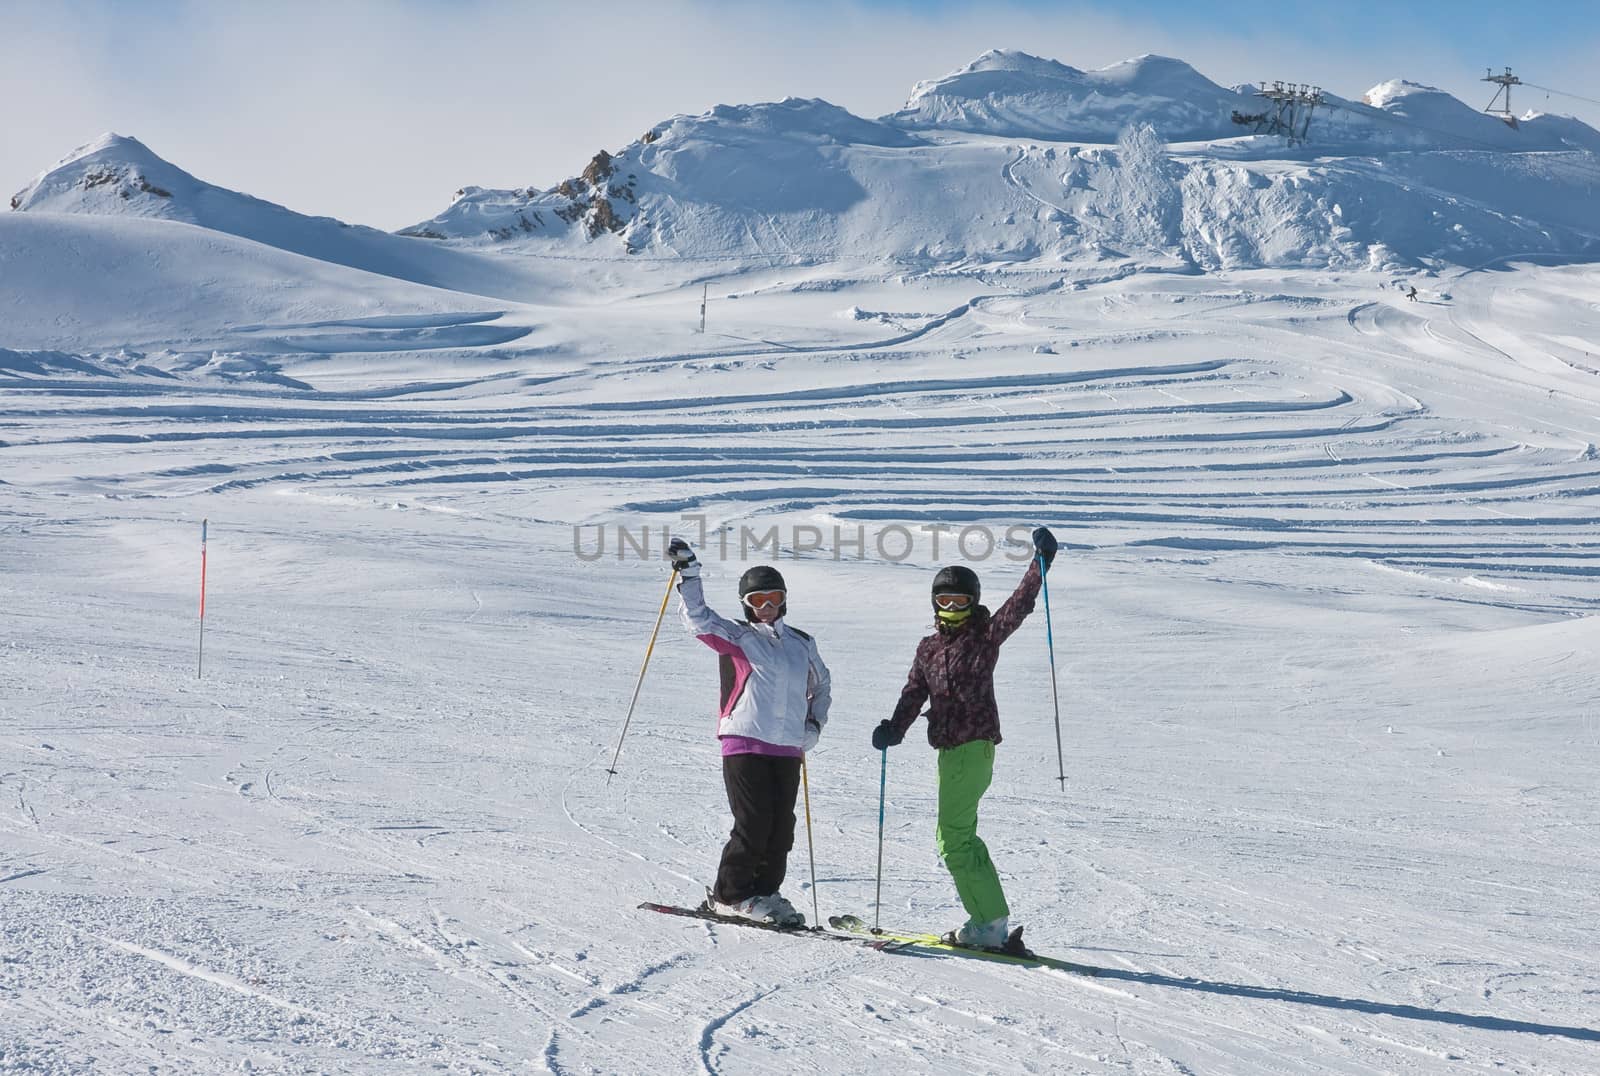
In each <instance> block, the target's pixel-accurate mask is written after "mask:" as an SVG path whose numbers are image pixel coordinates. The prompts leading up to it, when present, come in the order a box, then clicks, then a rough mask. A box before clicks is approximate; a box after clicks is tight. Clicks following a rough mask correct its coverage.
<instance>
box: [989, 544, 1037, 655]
mask: <svg viewBox="0 0 1600 1076" xmlns="http://www.w3.org/2000/svg"><path fill="white" fill-rule="evenodd" d="M1041 581H1042V577H1041V576H1040V575H1039V562H1038V560H1037V559H1036V560H1034V562H1033V563H1032V564H1031V565H1029V566H1028V570H1027V572H1026V573H1025V574H1024V575H1023V577H1022V582H1020V583H1018V584H1017V589H1016V590H1013V591H1012V592H1011V597H1009V598H1007V599H1006V601H1005V604H1004V605H1002V606H1001V607H1000V608H999V609H998V610H996V611H995V614H994V616H993V617H992V618H991V619H990V621H989V634H990V638H992V639H993V640H994V644H995V645H996V646H999V645H1000V644H1001V643H1003V642H1005V641H1006V640H1007V639H1009V638H1011V633H1012V632H1014V631H1016V630H1017V629H1018V628H1020V627H1022V622H1023V621H1024V620H1026V619H1028V614H1029V613H1031V612H1033V603H1034V602H1035V601H1037V600H1038V598H1039V584H1040V582H1041Z"/></svg>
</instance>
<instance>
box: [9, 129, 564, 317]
mask: <svg viewBox="0 0 1600 1076" xmlns="http://www.w3.org/2000/svg"><path fill="white" fill-rule="evenodd" d="M11 208H12V209H13V210H15V211H17V212H22V213H34V214H43V213H50V214H63V213H71V214H88V215H95V216H114V217H140V218H150V219H156V220H166V221H176V222H179V223H183V224H193V225H198V226H199V227H202V228H208V229H211V230H212V231H216V232H225V233H227V234H229V235H236V236H240V237H242V238H244V239H251V240H254V241H256V242H258V243H263V244H266V245H268V246H273V247H278V248H279V249H281V250H287V251H290V252H292V253H295V254H301V255H304V256H306V257H308V258H315V259H317V260H319V261H324V262H333V263H335V264H338V265H347V266H350V267H352V268H356V269H364V270H367V271H369V272H373V273H378V274H381V275H383V276H389V277H397V278H399V279H402V280H410V281H415V282H417V283H420V284H430V285H433V286H436V287H443V288H451V289H459V290H468V291H476V292H479V293H481V294H485V295H498V296H501V297H507V298H531V297H534V296H535V295H536V294H537V290H538V289H537V286H536V285H535V284H533V283H532V282H530V281H528V280H526V279H521V278H520V275H519V274H518V273H517V272H515V271H514V270H513V269H512V268H511V267H509V266H504V265H494V264H490V263H486V262H484V261H483V260H482V259H481V258H478V257H476V256H475V255H473V254H471V253H470V252H466V251H452V250H443V249H439V248H437V247H435V246H431V245H429V244H425V243H419V242H417V241H416V240H414V239H408V238H405V237H402V236H396V235H391V234H389V233H388V232H383V231H379V230H377V229H375V228H364V227H356V226H352V225H349V224H345V223H344V222H342V221H338V220H335V219H333V218H331V217H308V216H306V215H304V214H301V213H296V212H294V211H293V210H290V209H285V208H284V207H283V206H280V205H275V204H274V203H272V202H266V201H262V200H261V199H259V198H253V197H251V196H250V195H247V194H240V193H239V192H237V191H231V190H227V189H226V188H223V187H217V186H214V185H212V184H210V183H206V182H204V181H202V180H200V179H197V178H195V177H194V176H192V175H190V174H189V173H187V172H185V171H184V170H183V169H181V168H178V167H177V166H176V165H173V164H171V163H170V162H168V161H166V160H163V159H162V158H161V157H159V156H157V155H156V154H155V153H153V152H151V150H150V149H149V148H148V147H147V146H145V145H144V144H143V143H142V142H140V141H138V140H137V139H134V138H126V137H123V136H121V135H116V134H106V135H103V136H101V137H100V138H99V139H97V140H96V141H94V142H91V143H89V144H88V145H86V146H82V147H79V148H78V149H76V150H74V151H73V152H72V153H70V154H68V155H67V156H66V157H65V158H63V159H62V160H61V161H59V162H57V163H56V164H55V165H54V166H53V167H51V168H49V169H47V170H46V171H44V172H43V173H41V174H40V175H39V176H38V177H37V178H35V179H34V181H33V182H32V183H30V184H28V186H27V187H25V188H23V189H22V190H21V191H20V192H18V193H17V194H16V195H15V196H14V197H13V198H12V199H11Z"/></svg>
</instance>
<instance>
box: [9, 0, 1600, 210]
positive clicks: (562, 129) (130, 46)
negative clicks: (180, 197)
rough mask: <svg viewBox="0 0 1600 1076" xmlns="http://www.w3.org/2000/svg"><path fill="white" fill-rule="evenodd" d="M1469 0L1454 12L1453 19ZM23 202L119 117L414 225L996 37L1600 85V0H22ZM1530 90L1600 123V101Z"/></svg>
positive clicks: (240, 171) (180, 160) (1074, 54)
mask: <svg viewBox="0 0 1600 1076" xmlns="http://www.w3.org/2000/svg"><path fill="white" fill-rule="evenodd" d="M1442 12H1448V14H1441V13H1442ZM0 14H3V16H4V20H3V25H4V27H5V33H3V34H0V100H5V101H7V102H8V103H9V107H8V112H7V117H6V121H5V129H4V137H3V138H0V195H4V194H9V193H10V192H12V191H15V190H18V189H20V188H21V187H22V186H24V185H25V184H26V183H27V182H28V181H29V180H30V179H31V178H32V176H33V175H34V174H36V173H37V172H39V171H40V170H42V169H44V168H46V167H48V166H49V165H50V164H51V163H53V162H54V161H55V160H57V159H58V158H59V157H61V156H62V155H63V154H65V153H67V152H68V151H70V150H71V149H72V148H73V147H75V146H77V145H80V144H82V143H84V142H87V141H90V140H91V139H93V138H95V137H97V136H98V135H99V134H100V133H101V132H103V131H108V130H114V131H117V132H118V133H121V134H128V135H133V136H135V137H138V138H140V139H142V140H143V141H145V142H146V143H147V144H148V145H149V146H150V147H151V148H152V149H154V150H155V151H156V152H157V153H160V154H161V155H163V156H165V157H167V158H168V159H169V160H172V161H173V162H174V163H176V164H178V165H179V166H181V167H183V168H186V169H188V170H189V171H191V172H194V173H195V174H197V175H199V176H200V177H201V178H203V179H207V180H210V181H212V182H215V183H220V184H222V185H224V186H229V187H234V188H236V189H241V190H245V191H248V192H249V193H251V194H255V195H258V196H260V197H264V198H268V199H271V200H273V201H276V202H282V203H284V204H287V205H289V206H291V207H293V208H295V209H299V210H302V211H304V212H310V213H324V214H329V215H333V216H338V217H341V218H343V219H346V220H350V221H353V222H356V223H363V224H374V225H378V226H381V227H387V228H396V227H401V226H404V225H406V224H409V223H413V222H415V221H417V220H421V219H425V218H426V217H429V216H432V215H433V214H434V213H435V212H437V211H438V210H440V209H442V208H443V207H444V206H445V205H447V204H448V203H449V201H450V198H451V196H452V194H453V192H454V191H455V189H456V188H458V187H460V186H463V185H466V184H477V185H481V186H496V187H514V186H527V185H534V186H549V185H552V184H554V183H556V182H558V181H559V180H561V179H563V178H565V177H567V176H570V175H573V174H575V173H576V172H577V171H579V170H580V169H581V168H582V166H583V164H584V163H585V162H586V161H587V160H588V158H589V157H590V156H591V155H592V154H593V153H594V151H595V150H597V149H600V148H610V149H616V148H619V147H621V146H623V145H626V144H627V143H628V142H630V141H632V140H633V139H634V138H636V137H638V135H639V134H640V133H641V132H642V131H644V130H645V129H647V128H648V127H650V126H651V125H652V124H654V123H656V122H658V121H659V120H661V119H664V118H666V117H668V116H671V115H673V114H676V113H679V112H688V113H697V112H701V111H704V110H705V109H707V108H710V107H711V106H713V105H715V104H719V103H734V102H747V101H760V100H773V99H778V98H782V97H784V96H789V95H793V96H802V97H823V98H826V99H828V100H830V101H833V102H835V103H836V104H839V105H842V106H844V107H846V108H849V109H850V110H852V111H854V112H856V113H858V114H861V115H866V116H876V115H880V114H882V113H885V112H889V111H892V110H894V109H895V108H898V107H899V106H900V105H901V104H902V103H903V102H904V101H905V98H906V96H907V94H908V93H909V91H910V88H911V86H912V84H913V83H915V82H916V81H918V80H920V79H931V78H937V77H939V76H941V75H943V74H946V73H948V72H949V71H951V70H953V69H955V68H957V67H959V66H961V65H962V64H964V63H966V62H968V61H969V60H971V59H973V58H974V57H976V56H977V55H978V54H979V53H981V52H983V51H984V50H986V49H989V48H1015V49H1022V50H1024V51H1027V52H1032V53H1035V54H1037V55H1041V56H1047V57H1050V58H1052V59H1057V60H1060V61H1062V62H1063V63H1068V64H1071V65H1073V66H1075V67H1081V68H1094V67H1101V66H1105V65H1106V64H1110V63H1114V62H1116V61H1118V60H1122V59H1126V58H1127V57H1129V56H1134V55H1138V54H1140V53H1144V52H1156V53H1162V54H1165V55H1169V56H1177V57H1179V58H1181V59H1184V60H1187V61H1188V62H1189V63H1191V64H1193V65H1194V66H1195V67H1197V68H1198V69H1199V70H1200V71H1201V72H1202V73H1203V74H1205V75H1207V76H1209V77H1210V78H1212V79H1214V80H1215V81H1217V82H1220V83H1223V84H1233V83H1238V82H1243V81H1254V80H1257V79H1274V78H1281V79H1284V80H1286V81H1296V82H1310V83H1317V84H1320V85H1322V86H1323V87H1325V88H1327V89H1329V90H1332V91H1333V92H1336V93H1339V94H1341V95H1343V96H1346V97H1356V96H1359V95H1360V94H1361V93H1362V92H1364V91H1365V90H1366V89H1368V88H1369V87H1371V86H1373V85H1375V84H1377V83H1379V82H1382V81H1385V80H1387V79H1391V78H1408V79H1411V80H1413V81H1417V82H1423V83H1426V84H1429V85H1434V86H1438V87H1440V88H1441V89H1444V90H1447V91H1449V92H1451V93H1454V94H1456V95H1457V96H1458V97H1461V98H1462V99H1463V100H1465V101H1467V102H1469V103H1471V104H1472V105H1473V106H1474V107H1482V106H1483V105H1485V104H1487V103H1488V101H1489V98H1490V96H1491V95H1492V94H1493V87H1491V86H1487V85H1485V84H1484V83H1482V82H1480V81H1478V80H1479V79H1481V78H1482V77H1483V73H1484V68H1485V67H1487V66H1490V65H1493V66H1494V67H1496V68H1497V69H1498V68H1499V67H1501V66H1505V65H1511V66H1513V67H1514V68H1515V69H1516V70H1517V71H1518V73H1519V74H1521V75H1522V77H1524V78H1525V79H1527V80H1528V81H1529V82H1532V83H1538V84H1539V85H1541V86H1548V87H1553V88H1555V89H1559V90H1565V91H1567V92H1569V93H1574V94H1578V95H1581V96H1584V97H1588V98H1593V99H1596V100H1600V64H1597V63H1596V62H1595V58H1596V57H1600V0H1595V2H1592V3H1578V2H1572V0H1551V2H1536V3H1531V4H1527V3H1525V4H1522V5H1512V4H1506V3H1487V2H1478V0H1457V2H1453V3H1449V4H1438V3H1400V2H1397V0H1396V2H1388V3H1337V4H1332V5H1309V4H1284V5H1281V6H1279V5H1274V4H1269V3H1265V2H1262V0H1231V2H1218V3H1196V2H1187V3H1185V2H1179V0H1144V2H1136V0H1124V2H1122V3H1101V2H1080V3H1074V2H1071V0H1066V2H1063V0H1052V2H1046V0H1013V2H1008V3H952V2H940V0H921V2H917V3H908V2H904V0H809V2H806V3H784V4H762V3H749V2H744V3H739V2H732V0H650V2H645V0H607V2H605V3H600V4H584V3H577V4H574V3H571V2H563V3H547V2H542V0H274V2H273V3H245V2H242V0H240V2H230V0H0ZM1516 94H1517V95H1516V97H1514V99H1513V104H1514V106H1515V107H1516V108H1517V109H1518V110H1519V111H1521V110H1522V109H1524V108H1528V107H1532V108H1539V109H1543V110H1548V111H1557V112H1567V113H1571V114H1573V115H1577V116H1579V117H1581V118H1583V119H1585V120H1586V121H1588V122H1589V123H1591V124H1594V125H1595V126H1600V104H1595V103H1591V102H1585V101H1581V100H1577V99H1574V98H1567V97H1559V96H1551V95H1546V94H1545V92H1544V91H1542V90H1534V89H1531V88H1521V89H1519V90H1518V91H1516Z"/></svg>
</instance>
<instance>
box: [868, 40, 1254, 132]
mask: <svg viewBox="0 0 1600 1076" xmlns="http://www.w3.org/2000/svg"><path fill="white" fill-rule="evenodd" d="M1248 103H1249V102H1248V99H1247V98H1244V97H1242V96H1241V95H1240V94H1238V93H1235V92H1234V91H1232V90H1228V89H1224V88H1223V87H1221V86H1219V85H1217V84H1216V83H1214V82H1212V81H1211V80H1210V79H1208V78H1206V77H1205V76H1204V75H1202V74H1200V72H1198V71H1196V70H1195V69H1194V68H1193V67H1191V66H1189V65H1188V64H1187V63H1184V62H1183V61H1182V60H1177V59H1173V58H1172V57H1169V56H1157V55H1154V54H1148V53H1147V54H1145V55H1142V56H1136V57H1134V58H1132V59H1129V60H1123V61H1122V62H1120V63H1115V64H1112V65H1110V66H1109V67H1104V68H1101V69H1099V70H1097V71H1080V70H1078V69H1077V68H1075V67H1068V66H1067V65H1066V64H1063V63H1059V62H1057V61H1055V60H1046V59H1042V58H1040V57H1038V56H1032V55H1029V54H1028V53H1025V52H1015V51H1010V50H990V51H989V52H986V53H984V54H983V55H981V56H979V57H978V58H977V59H976V60H974V61H973V62H971V63H969V64H967V65H966V66H965V67H963V68H961V69H960V70H958V71H955V72H952V73H951V74H949V75H946V76H945V77H943V78H941V79H935V80H933V81H930V82H919V83H917V85H916V86H915V87H914V88H913V89H912V91H911V97H910V98H909V99H908V100H907V101H906V105H905V107H904V108H902V109H901V110H900V111H898V112H896V113H894V114H893V115H891V116H886V117H884V119H885V121H886V122H889V123H893V124H895V125H896V126H900V127H906V128H912V129H924V128H944V129H947V130H956V131H970V132H973V133H977V134H992V135H1002V136H1005V137H1013V138H1048V139H1080V140H1083V141H1092V142H1110V141H1114V140H1115V139H1116V137H1117V135H1118V134H1119V133H1120V132H1121V131H1123V130H1124V129H1126V128H1128V127H1131V126H1134V125H1136V124H1141V123H1147V124H1150V125H1152V126H1154V127H1155V128H1156V129H1157V130H1158V131H1160V132H1161V134H1162V135H1163V136H1164V137H1166V138H1169V139H1173V140H1191V139H1207V138H1221V137H1227V136H1230V135H1234V134H1238V133H1239V132H1238V131H1237V130H1235V129H1233V128H1232V127H1231V125H1230V122H1229V117H1230V116H1231V114H1232V113H1233V111H1234V110H1236V109H1239V108H1241V107H1247V105H1248Z"/></svg>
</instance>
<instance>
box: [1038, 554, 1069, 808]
mask: <svg viewBox="0 0 1600 1076" xmlns="http://www.w3.org/2000/svg"><path fill="white" fill-rule="evenodd" d="M1039 588H1040V589H1041V590H1043V591H1044V639H1045V644H1046V645H1047V646H1048V647H1049V648H1050V701H1051V702H1052V703H1054V704H1055V709H1056V772H1057V774H1058V776H1057V777H1056V780H1057V781H1060V782H1061V790H1062V791H1063V792H1065V791H1066V788H1067V764H1066V762H1065V761H1064V760H1063V759H1062V756H1061V694H1060V692H1059V691H1058V690H1057V688H1056V636H1055V631H1054V629H1052V628H1051V627H1050V582H1049V568H1048V566H1047V565H1046V564H1045V562H1044V557H1043V556H1042V555H1041V556H1040V557H1039Z"/></svg>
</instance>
